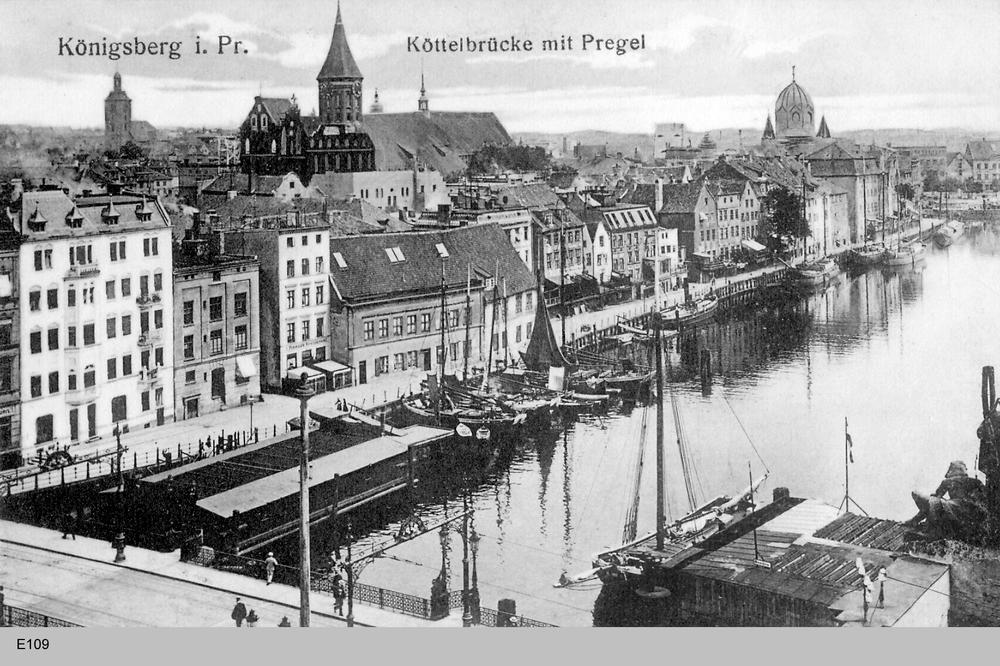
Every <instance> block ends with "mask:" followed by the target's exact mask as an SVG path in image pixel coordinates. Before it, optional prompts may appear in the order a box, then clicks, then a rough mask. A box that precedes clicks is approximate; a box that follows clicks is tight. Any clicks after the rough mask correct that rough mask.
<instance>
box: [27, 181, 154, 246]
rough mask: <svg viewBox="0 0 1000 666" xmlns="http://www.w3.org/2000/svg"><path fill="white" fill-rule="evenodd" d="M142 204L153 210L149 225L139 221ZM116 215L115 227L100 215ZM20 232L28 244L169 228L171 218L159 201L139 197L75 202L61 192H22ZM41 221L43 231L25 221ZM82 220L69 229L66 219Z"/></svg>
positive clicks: (108, 197) (78, 200)
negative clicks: (34, 228) (138, 212)
mask: <svg viewBox="0 0 1000 666" xmlns="http://www.w3.org/2000/svg"><path fill="white" fill-rule="evenodd" d="M144 202H145V203H146V205H147V207H148V208H150V209H152V211H153V213H154V214H153V216H152V218H151V220H150V221H149V222H140V221H139V218H138V215H137V214H136V211H137V209H140V208H142V206H143V204H144ZM106 209H107V210H108V212H112V211H113V212H116V213H117V215H116V216H115V218H117V224H106V223H105V219H113V218H110V217H102V212H104V211H105V210H106ZM21 216H22V223H21V229H22V231H23V233H24V235H25V236H27V237H29V239H30V241H29V242H31V241H37V240H42V239H45V238H68V237H80V236H94V235H97V234H102V233H107V234H118V233H122V232H125V231H138V230H150V229H158V228H162V227H169V226H170V218H169V217H167V214H166V213H165V212H164V211H163V209H162V208H161V207H160V205H159V203H158V202H152V203H150V202H148V201H146V199H145V198H144V197H142V196H139V195H133V194H122V195H119V196H114V197H111V196H107V195H103V196H96V197H80V198H78V199H77V200H76V203H75V205H74V202H73V201H72V200H71V199H70V198H69V197H68V196H67V195H66V194H65V193H64V192H62V191H61V190H55V191H45V192H25V193H24V194H23V195H22V207H21ZM33 216H34V217H35V219H36V220H37V219H39V218H42V219H44V220H45V221H46V222H45V227H44V229H43V230H33V229H31V228H30V226H29V224H28V222H29V221H30V220H31V218H32V217H33ZM77 216H79V217H81V218H82V222H81V226H80V227H75V226H74V227H70V226H69V225H68V224H67V223H66V220H67V218H69V217H77Z"/></svg>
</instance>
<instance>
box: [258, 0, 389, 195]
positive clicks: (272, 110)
mask: <svg viewBox="0 0 1000 666" xmlns="http://www.w3.org/2000/svg"><path fill="white" fill-rule="evenodd" d="M316 80H317V82H318V84H319V115H310V116H303V115H302V114H301V112H300V111H299V107H298V104H297V103H296V101H295V97H294V96H292V98H291V99H290V100H288V99H278V98H270V97H261V96H259V95H258V96H257V97H255V98H254V105H253V108H252V109H251V110H250V113H249V114H248V115H247V118H246V120H244V121H243V124H242V125H241V126H240V131H239V137H240V146H241V148H242V150H241V155H240V168H241V170H242V171H243V172H244V173H251V174H254V173H255V174H269V175H284V174H286V173H288V172H294V173H295V174H297V175H298V176H299V178H301V179H302V180H303V181H308V180H309V179H310V178H311V177H312V175H313V174H317V173H353V172H358V171H374V170H375V146H374V144H373V143H372V140H371V138H370V137H369V136H368V134H366V133H365V131H364V129H363V128H362V125H361V122H362V111H361V92H362V81H363V80H364V77H363V76H361V71H360V70H359V69H358V66H357V64H356V63H355V62H354V56H352V55H351V49H350V47H349V46H348V45H347V35H346V33H345V31H344V22H343V20H342V19H341V16H340V7H339V6H338V7H337V21H336V25H335V26H334V28H333V39H332V40H331V42H330V50H329V52H328V53H327V55H326V60H325V61H324V62H323V67H322V68H321V69H320V71H319V74H318V75H317V76H316Z"/></svg>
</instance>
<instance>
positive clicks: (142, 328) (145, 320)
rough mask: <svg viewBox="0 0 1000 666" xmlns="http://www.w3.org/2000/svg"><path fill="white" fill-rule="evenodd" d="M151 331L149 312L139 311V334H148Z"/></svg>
mask: <svg viewBox="0 0 1000 666" xmlns="http://www.w3.org/2000/svg"><path fill="white" fill-rule="evenodd" d="M147 333H149V313H148V312H140V313H139V335H146V334H147Z"/></svg>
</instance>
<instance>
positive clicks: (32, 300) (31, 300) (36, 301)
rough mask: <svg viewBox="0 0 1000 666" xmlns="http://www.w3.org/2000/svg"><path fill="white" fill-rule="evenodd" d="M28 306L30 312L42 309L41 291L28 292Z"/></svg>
mask: <svg viewBox="0 0 1000 666" xmlns="http://www.w3.org/2000/svg"><path fill="white" fill-rule="evenodd" d="M28 306H29V307H30V308H31V311H32V312H37V311H38V310H41V309H42V292H40V291H32V292H31V293H29V294H28Z"/></svg>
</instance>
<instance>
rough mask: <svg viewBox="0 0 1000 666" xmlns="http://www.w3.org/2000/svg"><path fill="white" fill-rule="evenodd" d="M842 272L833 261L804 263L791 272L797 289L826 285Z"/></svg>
mask: <svg viewBox="0 0 1000 666" xmlns="http://www.w3.org/2000/svg"><path fill="white" fill-rule="evenodd" d="M839 272H840V268H839V267H838V266H837V262H836V261H834V260H833V259H825V260H822V261H813V262H808V263H802V264H799V265H798V266H796V267H795V268H792V269H791V270H790V271H789V276H790V277H791V279H792V283H793V284H794V285H795V286H797V287H814V286H817V285H821V284H826V283H827V282H829V281H830V279H832V278H833V277H835V276H836V275H837V273H839Z"/></svg>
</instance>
